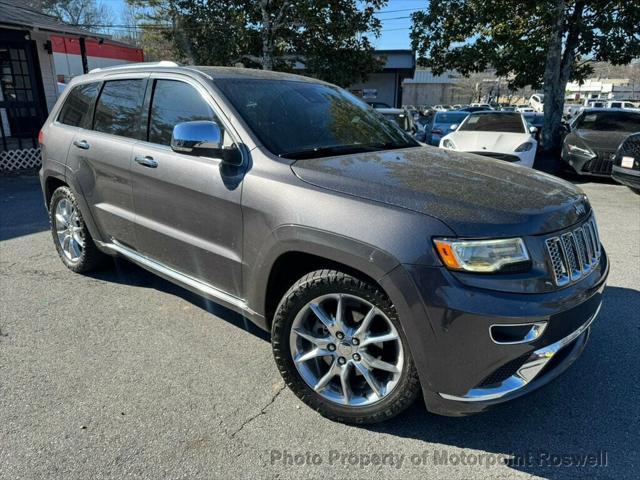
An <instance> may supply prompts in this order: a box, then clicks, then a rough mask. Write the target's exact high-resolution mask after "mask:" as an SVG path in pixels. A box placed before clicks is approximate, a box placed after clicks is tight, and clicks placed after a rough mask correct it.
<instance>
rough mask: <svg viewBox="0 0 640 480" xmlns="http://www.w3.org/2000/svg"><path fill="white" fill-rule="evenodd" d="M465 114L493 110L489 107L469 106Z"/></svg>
mask: <svg viewBox="0 0 640 480" xmlns="http://www.w3.org/2000/svg"><path fill="white" fill-rule="evenodd" d="M464 111H465V112H469V113H473V112H493V111H494V110H493V108H491V107H489V106H479V105H476V106H472V105H470V106H468V107H466V108H465V109H464Z"/></svg>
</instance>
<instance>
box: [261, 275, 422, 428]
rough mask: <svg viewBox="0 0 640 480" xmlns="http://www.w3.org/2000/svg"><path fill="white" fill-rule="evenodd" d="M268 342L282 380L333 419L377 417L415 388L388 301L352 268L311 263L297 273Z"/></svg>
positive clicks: (399, 406)
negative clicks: (298, 276)
mask: <svg viewBox="0 0 640 480" xmlns="http://www.w3.org/2000/svg"><path fill="white" fill-rule="evenodd" d="M272 341H273V352H274V356H275V359H276V363H277V365H278V369H279V370H280V373H281V374H282V376H283V378H284V379H285V381H286V382H287V385H288V386H289V387H290V388H291V389H292V390H293V392H294V393H295V394H296V395H297V396H298V397H300V398H301V399H302V400H303V401H304V402H305V403H306V404H307V405H309V406H310V407H311V408H313V409H315V410H317V411H318V412H320V413H321V414H322V415H324V416H326V417H328V418H331V419H333V420H338V421H342V422H348V423H374V422H380V421H383V420H386V419H388V418H391V417H393V416H395V415H397V414H398V413H400V412H401V411H403V410H404V409H405V408H407V407H408V406H409V405H411V403H413V401H414V400H415V398H416V396H417V394H418V392H419V383H418V376H417V372H416V370H415V367H414V364H413V360H412V358H411V355H410V353H409V348H408V345H407V342H406V338H405V336H404V333H403V331H402V328H401V326H400V322H399V321H398V316H397V312H396V310H395V308H394V306H393V304H391V302H390V301H389V299H388V298H387V296H386V295H385V294H384V293H383V292H382V291H381V290H380V289H379V288H378V287H376V286H375V285H372V284H370V283H368V282H364V281H362V280H359V279H357V278H355V277H353V276H351V275H348V274H345V273H342V272H338V271H333V270H318V271H315V272H311V273H309V274H307V275H305V276H304V277H302V278H301V279H300V280H298V281H297V282H296V283H295V284H294V285H293V286H292V287H291V288H290V289H289V291H288V292H287V293H286V294H285V296H284V297H283V299H282V301H281V302H280V305H279V306H278V309H277V311H276V314H275V317H274V321H273V327H272Z"/></svg>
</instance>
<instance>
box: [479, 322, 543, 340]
mask: <svg viewBox="0 0 640 480" xmlns="http://www.w3.org/2000/svg"><path fill="white" fill-rule="evenodd" d="M527 325H531V328H530V329H529V331H528V332H527V334H526V335H525V336H524V337H522V340H516V341H515V342H500V341H498V340H496V339H495V338H493V327H524V326H527ZM546 329H547V322H530V323H494V324H493V325H491V326H489V337H491V340H492V341H493V343H497V344H498V345H517V344H519V343H529V342H533V341H534V340H535V339H537V338H540V337H541V336H542V334H543V333H544V331H545V330H546Z"/></svg>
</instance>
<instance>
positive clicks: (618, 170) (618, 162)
mask: <svg viewBox="0 0 640 480" xmlns="http://www.w3.org/2000/svg"><path fill="white" fill-rule="evenodd" d="M611 176H612V177H613V179H614V180H615V181H616V182H619V183H622V184H623V185H626V186H627V187H629V188H630V189H631V190H633V191H634V192H636V193H637V194H640V131H639V132H638V133H634V134H631V135H629V136H628V137H627V138H625V139H624V140H623V141H622V143H621V144H620V147H618V151H617V152H616V156H615V158H614V159H613V170H612V172H611Z"/></svg>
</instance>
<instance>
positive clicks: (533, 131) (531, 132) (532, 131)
mask: <svg viewBox="0 0 640 480" xmlns="http://www.w3.org/2000/svg"><path fill="white" fill-rule="evenodd" d="M529 133H530V134H531V135H535V134H536V133H538V128H537V127H529Z"/></svg>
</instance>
